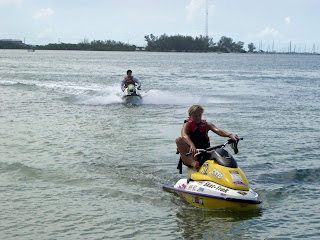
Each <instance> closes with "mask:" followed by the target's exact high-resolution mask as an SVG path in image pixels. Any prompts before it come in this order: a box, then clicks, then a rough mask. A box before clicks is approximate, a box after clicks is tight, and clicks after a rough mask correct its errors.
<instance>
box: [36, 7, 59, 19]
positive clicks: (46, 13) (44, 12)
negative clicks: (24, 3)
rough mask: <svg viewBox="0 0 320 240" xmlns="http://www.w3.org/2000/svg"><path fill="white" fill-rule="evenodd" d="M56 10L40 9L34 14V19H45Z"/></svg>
mask: <svg viewBox="0 0 320 240" xmlns="http://www.w3.org/2000/svg"><path fill="white" fill-rule="evenodd" d="M54 13H55V12H54V11H53V10H52V9H51V8H47V9H40V10H39V11H38V12H37V13H36V14H35V15H34V16H33V18H34V19H43V18H47V17H49V16H51V15H53V14H54Z"/></svg>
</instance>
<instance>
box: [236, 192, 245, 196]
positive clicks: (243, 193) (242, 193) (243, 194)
mask: <svg viewBox="0 0 320 240" xmlns="http://www.w3.org/2000/svg"><path fill="white" fill-rule="evenodd" d="M238 193H239V194H241V195H242V196H245V195H247V193H246V192H238Z"/></svg>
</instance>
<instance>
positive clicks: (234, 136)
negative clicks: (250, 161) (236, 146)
mask: <svg viewBox="0 0 320 240" xmlns="http://www.w3.org/2000/svg"><path fill="white" fill-rule="evenodd" d="M207 130H208V131H209V130H211V131H212V132H214V133H215V134H217V135H219V136H221V137H229V138H231V139H234V140H237V138H238V135H237V134H232V133H229V132H226V131H224V130H222V129H220V128H217V127H216V126H215V125H214V124H213V123H210V122H208V124H207Z"/></svg>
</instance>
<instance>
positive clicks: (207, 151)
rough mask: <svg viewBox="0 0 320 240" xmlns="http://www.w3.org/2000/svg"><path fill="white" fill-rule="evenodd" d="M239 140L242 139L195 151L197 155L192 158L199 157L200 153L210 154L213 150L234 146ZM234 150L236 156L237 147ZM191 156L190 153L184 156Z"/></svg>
mask: <svg viewBox="0 0 320 240" xmlns="http://www.w3.org/2000/svg"><path fill="white" fill-rule="evenodd" d="M240 140H243V138H238V139H237V140H233V139H231V138H230V139H228V141H226V142H225V143H224V144H220V145H216V146H212V147H209V148H207V149H197V153H196V154H195V155H194V156H197V155H199V154H201V153H212V152H213V151H214V150H215V149H218V148H224V147H225V146H226V145H227V144H235V145H237V144H238V142H239V141H240ZM232 148H233V147H232ZM235 148H236V150H235V149H234V151H235V153H236V154H237V153H238V149H237V146H235ZM191 154H192V153H186V156H190V155H191Z"/></svg>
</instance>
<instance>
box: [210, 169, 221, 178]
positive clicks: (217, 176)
mask: <svg viewBox="0 0 320 240" xmlns="http://www.w3.org/2000/svg"><path fill="white" fill-rule="evenodd" d="M210 175H211V176H213V177H215V178H218V179H221V178H222V177H223V174H222V173H221V172H219V171H218V170H217V169H213V170H212V171H211V172H210Z"/></svg>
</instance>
